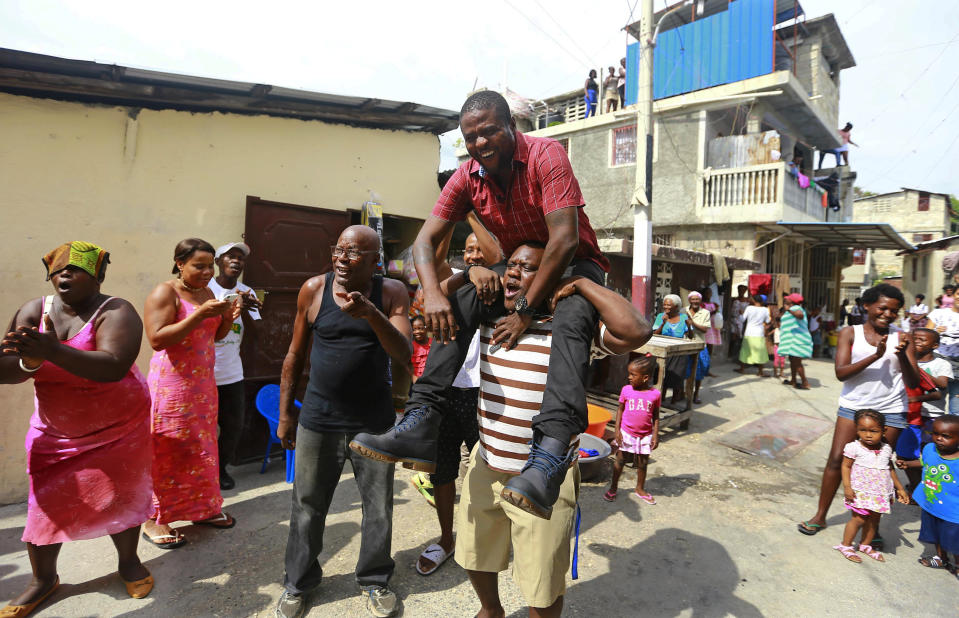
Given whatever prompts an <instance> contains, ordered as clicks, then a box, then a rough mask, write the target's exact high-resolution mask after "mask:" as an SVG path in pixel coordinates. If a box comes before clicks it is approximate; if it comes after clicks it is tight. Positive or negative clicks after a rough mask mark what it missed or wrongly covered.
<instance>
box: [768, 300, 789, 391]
mask: <svg viewBox="0 0 959 618" xmlns="http://www.w3.org/2000/svg"><path fill="white" fill-rule="evenodd" d="M778 314H779V312H778V311H776V315H777V317H775V318H772V322H770V323H769V325H768V326H767V328H771V329H772V335H773V375H774V376H776V377H777V378H782V377H783V371H785V370H786V357H785V356H782V355H780V354H779V317H778Z"/></svg>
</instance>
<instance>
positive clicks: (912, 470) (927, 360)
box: [896, 328, 953, 491]
mask: <svg viewBox="0 0 959 618" xmlns="http://www.w3.org/2000/svg"><path fill="white" fill-rule="evenodd" d="M912 343H913V348H914V349H915V351H916V365H917V366H916V370H917V372H918V373H919V387H917V388H915V389H911V388H907V389H906V392H907V394H908V395H909V412H908V414H907V421H908V425H907V426H906V428H905V429H903V431H902V433H901V434H900V435H899V440H897V441H896V457H897V461H896V466H897V467H899V468H902V469H904V470H905V471H906V477H907V478H908V479H909V491H912V490H914V489H915V488H916V487H918V486H919V482H920V480H921V478H922V472H921V467H920V466H919V465H918V463H917V464H916V465H915V466H911V465H907V463H908V462H910V461H917V460H918V459H919V456H920V453H921V451H922V447H924V446H925V445H926V444H928V443H929V441H930V440H931V439H932V437H931V436H932V422H933V421H934V420H935V419H937V418H939V417H940V416H942V415H943V414H945V413H946V391H947V389H948V387H949V380H951V379H953V372H952V363H950V362H949V361H948V360H946V359H945V358H942V357H940V356H936V355H934V354H933V351H934V350H936V349H937V348H938V347H939V333H937V332H936V331H934V330H932V329H931V328H917V329H916V330H915V331H914V332H913V333H912Z"/></svg>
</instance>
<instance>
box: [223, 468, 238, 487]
mask: <svg viewBox="0 0 959 618" xmlns="http://www.w3.org/2000/svg"><path fill="white" fill-rule="evenodd" d="M234 487H236V481H234V480H233V477H232V476H230V475H229V474H228V473H227V471H226V470H220V489H233V488H234Z"/></svg>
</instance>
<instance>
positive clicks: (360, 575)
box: [283, 425, 395, 594]
mask: <svg viewBox="0 0 959 618" xmlns="http://www.w3.org/2000/svg"><path fill="white" fill-rule="evenodd" d="M351 439H353V434H350V433H342V432H317V431H311V430H309V429H307V428H306V427H304V426H303V425H300V426H298V427H297V429H296V478H295V480H294V482H293V512H292V513H291V514H290V537H289V540H288V541H287V543H286V576H285V577H284V581H283V585H284V586H285V587H286V589H287V590H288V591H289V592H290V593H292V594H304V593H307V592H310V591H311V590H313V589H314V588H316V587H317V586H319V585H320V580H321V579H322V577H323V568H322V567H321V566H320V562H319V560H317V558H318V556H319V555H320V552H321V551H322V550H323V531H324V529H325V528H326V515H327V513H328V512H329V510H330V503H331V502H332V501H333V492H334V491H335V490H336V485H337V484H338V483H339V482H340V474H341V473H342V472H343V464H345V463H346V460H347V459H349V460H350V464H351V465H352V467H353V476H354V478H355V480H356V485H357V487H359V490H360V501H361V502H362V505H363V511H362V512H363V516H362V521H361V523H360V551H359V555H358V556H357V557H356V583H357V584H358V585H359V586H360V588H363V589H369V588H380V587H383V586H386V584H387V583H388V582H389V581H390V577H391V576H392V575H393V568H394V566H395V565H394V562H393V558H392V556H391V555H390V553H391V549H390V543H391V541H392V536H393V470H394V465H393V464H388V463H385V462H382V461H375V460H373V459H368V458H366V457H363V456H361V455H357V454H355V453H354V452H353V451H351V450H350V448H349V444H350V440H351Z"/></svg>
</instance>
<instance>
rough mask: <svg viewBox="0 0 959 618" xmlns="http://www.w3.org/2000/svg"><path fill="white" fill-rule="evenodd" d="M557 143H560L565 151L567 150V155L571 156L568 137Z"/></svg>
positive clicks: (558, 140)
mask: <svg viewBox="0 0 959 618" xmlns="http://www.w3.org/2000/svg"><path fill="white" fill-rule="evenodd" d="M556 141H557V142H559V145H560V146H562V147H563V150H565V151H566V154H567V155H568V154H569V138H568V137H563V138H557V139H556Z"/></svg>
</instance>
